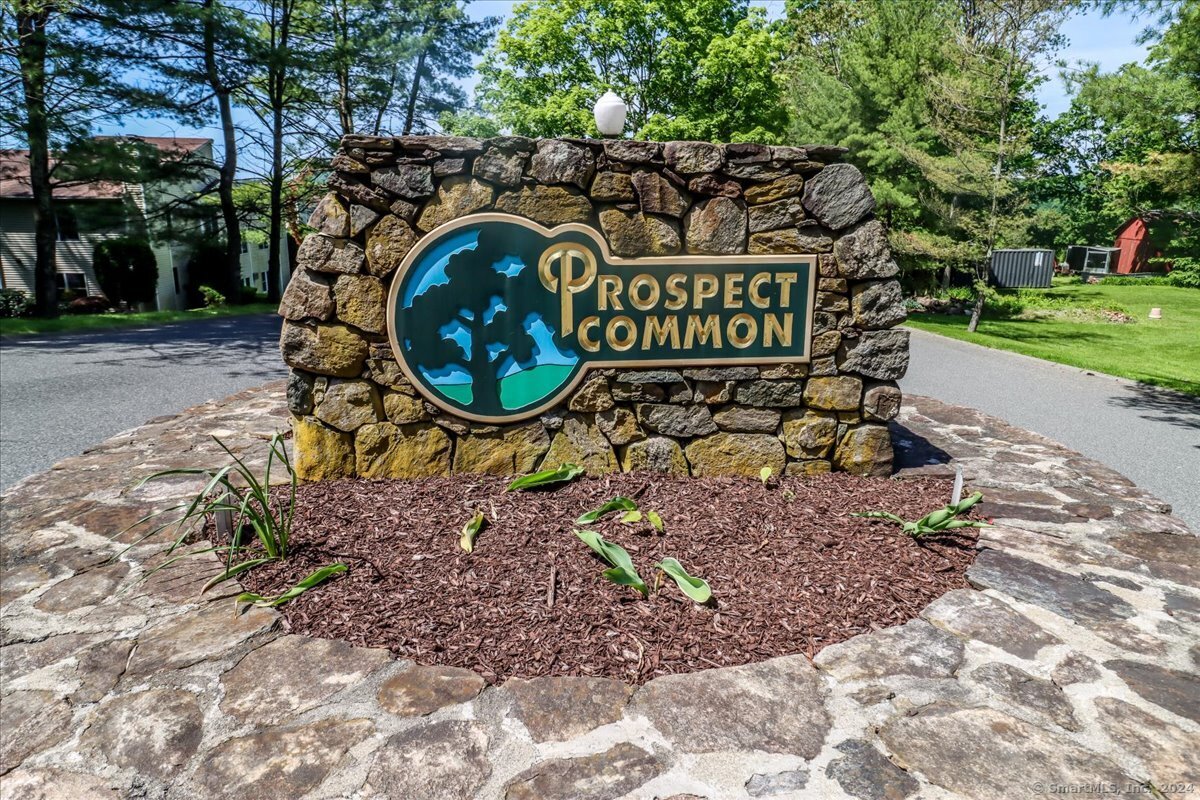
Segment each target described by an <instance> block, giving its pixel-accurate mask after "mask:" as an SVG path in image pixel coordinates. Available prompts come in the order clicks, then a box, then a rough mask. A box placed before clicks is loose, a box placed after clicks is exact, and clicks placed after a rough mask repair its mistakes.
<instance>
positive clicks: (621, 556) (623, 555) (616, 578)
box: [575, 530, 650, 597]
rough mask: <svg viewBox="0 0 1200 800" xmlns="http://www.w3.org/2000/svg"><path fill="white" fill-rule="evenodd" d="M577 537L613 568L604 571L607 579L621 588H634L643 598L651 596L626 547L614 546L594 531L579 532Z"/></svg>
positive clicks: (576, 532)
mask: <svg viewBox="0 0 1200 800" xmlns="http://www.w3.org/2000/svg"><path fill="white" fill-rule="evenodd" d="M575 535H576V536H578V537H579V538H580V540H581V541H582V542H583V543H584V544H586V545H587V546H588V547H590V548H592V550H593V551H595V553H596V555H598V556H600V558H602V559H604V561H605V563H607V564H608V565H609V566H610V567H611V569H606V570H605V571H604V577H605V578H608V579H609V580H610V581H612V582H613V583H616V584H619V585H621V586H632V587H633V588H634V589H637V590H638V591H639V592H641V593H642V597H649V596H650V590H649V589H647V588H646V582H645V581H643V580H642V578H641V576H640V575H638V573H637V569H635V568H634V566H633V559H632V558H630V557H629V553H627V552H626V551H625V548H624V547H621V545H619V544H613V543H612V542H610V541H608V540H606V539H605V538H604V537H603V536H601V535H600V534H598V533H595V532H594V531H582V530H577V531H575Z"/></svg>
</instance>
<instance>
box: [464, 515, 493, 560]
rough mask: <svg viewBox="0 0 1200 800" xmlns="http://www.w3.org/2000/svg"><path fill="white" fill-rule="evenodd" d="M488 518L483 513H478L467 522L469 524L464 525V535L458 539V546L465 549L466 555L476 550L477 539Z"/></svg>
mask: <svg viewBox="0 0 1200 800" xmlns="http://www.w3.org/2000/svg"><path fill="white" fill-rule="evenodd" d="M486 521H487V520H486V518H485V517H484V516H483V512H482V511H476V512H475V515H474V516H472V517H471V518H470V519H469V520H467V524H466V525H463V529H462V534H460V535H459V537H458V546H459V547H461V548H462V549H463V552H464V553H470V552H472V551H473V550H474V549H475V537H476V536H478V535H479V532H480V531H481V530H483V526H484V523H485V522H486Z"/></svg>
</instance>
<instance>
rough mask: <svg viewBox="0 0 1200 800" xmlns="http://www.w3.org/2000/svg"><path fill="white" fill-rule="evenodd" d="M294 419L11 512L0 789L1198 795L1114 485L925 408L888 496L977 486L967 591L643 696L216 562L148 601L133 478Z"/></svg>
mask: <svg viewBox="0 0 1200 800" xmlns="http://www.w3.org/2000/svg"><path fill="white" fill-rule="evenodd" d="M287 426H288V415H287V407H286V403H285V399H284V391H283V386H282V384H280V383H276V384H268V385H266V386H264V387H262V388H260V389H256V390H251V391H247V392H243V393H241V394H238V395H235V396H233V397H231V398H228V399H227V400H224V401H221V402H217V403H208V404H205V405H202V406H199V407H196V408H194V409H190V410H188V411H186V412H184V413H182V414H180V415H178V416H175V417H170V418H163V419H158V420H153V421H151V422H150V423H148V424H147V425H145V426H143V427H141V428H138V429H136V430H133V431H129V432H126V433H124V434H121V435H119V436H117V437H115V438H113V439H111V440H109V441H107V442H105V443H103V444H102V445H100V446H98V447H96V448H94V449H93V450H91V451H89V452H87V453H84V454H83V455H80V456H77V457H73V458H70V459H67V460H65V461H63V462H61V463H59V464H57V465H56V466H55V467H54V468H53V469H52V470H50V471H48V472H46V473H43V474H41V475H36V476H34V477H32V478H29V479H27V480H25V481H23V482H21V483H20V484H18V485H16V486H14V487H13V488H12V489H11V490H10V491H9V492H8V493H7V494H6V495H5V496H4V497H3V503H2V506H3V509H2V510H3V533H2V537H0V545H2V565H0V566H2V570H3V571H2V573H0V623H2V628H0V637H2V638H0V645H2V647H0V664H2V675H0V677H2V689H0V717H2V719H0V731H2V733H0V797H3V798H4V799H5V800H8V798H14V800H16V799H17V798H22V799H24V798H70V799H71V800H83V799H84V798H103V797H135V798H207V797H214V798H218V797H219V798H225V797H230V798H247V800H251V799H253V800H261V799H262V798H373V797H390V798H396V799H397V800H419V799H420V798H436V799H437V800H444V799H445V798H506V800H518V799H523V798H571V799H572V800H593V799H594V800H600V798H621V797H628V798H646V799H647V800H649V799H651V798H658V799H660V800H665V798H709V799H710V800H717V798H745V797H772V798H787V797H803V798H809V797H811V798H845V797H853V798H859V799H860V800H876V799H895V798H924V799H925V800H945V799H947V798H960V797H967V798H1008V797H1012V798H1023V797H1034V796H1038V795H1041V794H1054V793H1066V792H1071V793H1075V794H1080V793H1085V794H1091V795H1098V794H1112V793H1114V791H1113V789H1114V787H1115V788H1120V789H1122V790H1123V791H1124V792H1125V793H1135V792H1136V793H1140V794H1141V795H1142V796H1151V797H1154V796H1164V797H1186V796H1191V795H1192V793H1193V792H1194V790H1195V786H1196V785H1197V784H1200V755H1198V754H1200V539H1197V537H1196V536H1195V535H1194V534H1193V533H1192V532H1190V531H1189V530H1188V529H1187V528H1186V526H1184V525H1183V523H1181V522H1180V521H1179V520H1178V519H1176V518H1175V517H1172V516H1170V514H1169V513H1168V512H1169V509H1168V508H1166V507H1165V506H1164V504H1162V503H1161V502H1160V501H1158V500H1156V499H1155V498H1154V497H1152V496H1150V495H1148V494H1147V493H1146V492H1144V491H1142V490H1140V489H1138V488H1137V487H1136V486H1134V485H1133V484H1132V483H1130V482H1129V481H1128V480H1126V479H1125V478H1123V477H1122V476H1120V475H1119V474H1117V473H1115V472H1114V471H1112V470H1110V469H1108V468H1107V467H1105V466H1103V465H1102V464H1099V463H1096V462H1094V461H1089V460H1087V459H1084V458H1082V457H1080V456H1079V455H1078V454H1076V453H1073V452H1070V451H1068V450H1066V449H1064V448H1063V447H1061V446H1060V445H1057V444H1055V443H1053V442H1051V441H1048V440H1046V439H1043V438H1041V437H1039V436H1036V435H1034V434H1031V433H1028V432H1026V431H1023V430H1019V429H1015V428H1013V427H1011V426H1008V425H1006V424H1005V423H1003V422H1001V421H999V420H996V419H994V418H989V417H986V416H984V415H982V414H980V413H979V412H976V411H973V410H971V409H966V408H960V407H953V406H947V405H944V404H942V403H939V402H937V401H934V400H929V399H925V398H920V397H913V398H908V399H907V405H906V406H905V407H904V409H903V411H902V413H901V415H900V417H899V419H898V421H897V422H896V423H895V429H894V435H895V438H896V442H897V446H898V459H897V463H898V465H899V466H900V470H899V473H898V476H899V479H901V480H902V479H903V478H904V477H905V476H907V475H917V474H928V473H938V474H943V473H950V472H952V471H953V464H958V465H960V466H962V468H963V470H964V472H965V474H966V476H967V480H968V486H969V487H973V488H979V489H982V490H983V491H985V492H986V494H987V501H986V504H987V506H988V508H987V513H988V514H989V515H991V516H993V517H995V518H996V522H997V523H998V524H997V526H996V527H994V528H991V529H988V530H986V531H983V538H982V540H981V546H982V547H983V548H984V549H983V550H982V551H981V552H980V554H979V557H978V559H977V561H976V563H975V564H974V565H973V566H972V568H971V570H970V572H969V573H968V577H969V579H970V582H971V584H972V585H973V586H974V587H975V588H974V589H963V590H958V591H954V592H951V593H949V594H947V595H945V596H943V597H942V598H940V599H938V600H937V601H935V602H933V603H932V604H930V605H929V607H928V608H926V609H925V611H924V612H923V614H922V615H921V618H920V619H915V620H912V621H910V622H908V623H907V624H905V625H902V626H899V627H895V628H890V629H886V630H881V631H878V632H876V633H872V634H868V635H864V636H859V637H857V638H854V639H851V640H849V641H846V642H843V643H840V644H837V645H833V646H830V647H827V648H825V649H824V650H823V651H821V652H820V653H819V654H818V655H817V656H816V658H815V660H813V661H811V662H810V661H809V659H808V658H806V657H805V656H803V655H796V656H788V657H784V658H777V659H773V660H771V661H767V662H763V663H759V664H752V665H748V666H743V667H736V668H730V669H719V670H709V671H705V672H699V673H693V674H688V675H677V676H669V677H663V678H659V679H657V680H654V681H651V682H650V683H647V684H646V685H644V686H642V687H639V688H636V689H635V688H633V687H629V686H625V685H623V684H621V683H618V682H615V681H609V680H602V679H594V678H539V679H536V680H529V681H524V680H511V681H509V682H507V683H506V684H504V685H502V686H499V687H486V686H485V685H484V682H483V681H482V680H481V679H480V678H479V677H478V676H476V675H475V674H474V673H471V672H467V671H463V670H458V669H449V668H444V667H427V666H418V665H415V664H412V663H410V662H402V661H396V660H394V659H393V658H391V656H390V655H389V654H388V653H386V652H384V651H381V650H368V649H361V648H355V647H351V646H350V645H348V644H346V643H343V642H336V641H323V640H316V639H309V638H306V637H301V636H297V635H291V634H287V633H285V632H284V631H283V630H281V623H280V619H279V617H278V615H276V614H275V613H274V612H271V611H262V610H253V611H250V612H248V613H246V614H244V615H242V616H234V614H233V612H232V601H231V600H230V599H229V598H228V597H226V598H224V599H222V600H220V601H218V602H199V601H198V600H197V591H198V589H199V587H200V586H201V585H202V583H203V581H204V580H205V579H206V577H207V576H208V575H209V574H212V573H213V572H215V571H216V569H217V566H216V563H215V561H211V560H210V561H208V562H205V563H201V562H198V561H197V560H189V561H188V562H187V563H186V564H179V565H175V566H172V567H169V568H167V569H164V570H161V571H159V572H158V573H156V574H155V575H153V576H152V577H151V578H150V579H149V580H147V581H145V582H142V583H137V582H136V581H137V580H138V579H139V578H140V577H141V576H143V575H144V574H145V572H146V571H147V570H148V569H151V568H152V567H153V566H154V565H156V564H158V563H161V561H162V559H163V552H162V551H163V545H162V544H161V543H156V544H138V545H135V546H134V547H132V549H129V550H127V551H125V552H122V549H123V548H124V547H125V545H124V544H122V543H120V542H113V541H110V539H109V535H110V534H112V533H114V532H117V531H121V530H123V529H124V528H125V527H126V526H128V525H129V524H130V523H132V522H134V521H135V520H137V519H138V518H139V517H140V516H142V515H144V514H145V513H147V512H148V511H150V510H153V509H156V508H161V507H164V506H166V505H170V504H171V503H173V502H175V501H177V499H178V498H180V497H182V496H183V495H185V494H186V493H187V492H188V490H189V489H190V488H192V486H191V484H190V483H189V482H188V481H186V480H178V481H174V482H165V483H158V484H151V485H150V486H148V487H145V488H143V489H140V490H136V491H134V490H133V489H132V488H131V486H132V482H133V481H134V480H136V479H137V478H138V477H140V476H142V475H144V474H147V473H148V472H150V471H153V470H159V469H164V468H168V467H175V466H185V465H189V466H190V465H197V464H211V463H219V462H220V460H221V459H220V457H219V455H218V452H217V450H216V447H215V445H214V444H213V443H212V441H211V439H209V438H208V437H209V436H210V435H214V434H215V435H217V436H220V437H221V438H222V439H223V440H224V441H225V442H226V443H227V444H229V445H230V446H231V447H232V448H233V449H234V450H235V452H239V453H244V454H247V455H248V456H249V457H251V458H252V459H255V460H257V459H261V457H262V453H263V452H264V450H265V447H264V439H265V438H267V437H269V436H270V434H272V433H273V432H275V431H277V430H283V429H286V428H287ZM120 538H127V537H120ZM114 556H117V558H116V560H113V557H114ZM1148 786H1150V787H1154V788H1153V789H1145V788H1142V787H1148ZM1153 792H1158V793H1159V794H1157V795H1155V794H1153Z"/></svg>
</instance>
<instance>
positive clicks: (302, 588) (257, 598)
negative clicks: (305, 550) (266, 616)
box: [237, 563, 349, 608]
mask: <svg viewBox="0 0 1200 800" xmlns="http://www.w3.org/2000/svg"><path fill="white" fill-rule="evenodd" d="M347 569H349V567H347V566H346V565H345V564H341V563H338V564H329V565H327V566H324V567H321V568H320V569H317V570H314V571H313V572H311V573H310V574H309V575H308V577H307V578H304V579H303V580H302V581H300V582H299V583H297V584H296V585H295V586H293V587H292V588H290V589H288V590H287V591H286V592H284V593H282V594H280V595H277V596H275V597H264V596H263V595H261V594H256V593H254V592H242V593H241V594H239V595H238V596H237V602H239V603H249V604H251V605H253V606H257V607H259V608H278V607H279V606H281V605H283V604H284V603H286V602H288V601H289V600H294V599H296V598H297V597H299V596H300V595H302V594H304V593H305V592H307V591H308V590H309V589H311V588H313V587H314V586H318V585H320V584H322V583H324V582H325V581H327V580H329V579H330V578H332V577H333V576H335V575H341V574H342V573H343V572H345V571H346V570H347Z"/></svg>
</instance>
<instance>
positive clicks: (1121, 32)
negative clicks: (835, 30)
mask: <svg viewBox="0 0 1200 800" xmlns="http://www.w3.org/2000/svg"><path fill="white" fill-rule="evenodd" d="M515 1H516V0H475V2H472V3H471V4H470V5H469V6H468V9H467V10H468V13H469V14H470V15H471V16H472V17H475V18H480V17H485V16H500V17H507V16H508V15H509V14H510V13H511V12H512V7H513V4H514V2H515ZM752 1H753V4H754V5H760V6H763V7H765V8H766V9H767V12H768V14H769V15H771V16H772V17H775V16H780V15H782V14H783V8H784V3H783V0H752ZM1146 22H1147V20H1145V19H1140V20H1139V19H1136V18H1134V17H1133V16H1132V15H1131V14H1130V13H1128V12H1127V11H1125V10H1122V11H1120V12H1118V13H1115V14H1113V15H1111V16H1109V17H1105V16H1104V15H1102V14H1101V13H1100V12H1099V11H1097V10H1095V9H1088V10H1084V11H1081V12H1077V13H1076V14H1074V15H1073V16H1072V17H1071V18H1069V19H1068V20H1067V21H1066V23H1065V24H1064V26H1063V29H1062V33H1063V35H1064V36H1065V37H1066V39H1067V44H1066V46H1065V47H1064V48H1063V50H1062V51H1060V52H1059V53H1057V54H1056V56H1055V61H1058V60H1061V61H1065V62H1066V63H1068V64H1074V63H1077V62H1080V61H1088V62H1096V63H1098V64H1099V65H1100V68H1101V70H1103V71H1105V72H1110V71H1112V70H1115V69H1117V68H1118V67H1120V66H1121V65H1122V64H1127V63H1130V62H1137V61H1141V60H1142V58H1143V57H1144V56H1145V54H1146V47H1145V45H1141V44H1138V43H1137V41H1136V40H1137V37H1138V34H1139V33H1140V32H1141V31H1142V30H1143V28H1145V25H1146ZM1044 69H1045V73H1046V75H1047V76H1048V77H1049V78H1050V80H1048V81H1046V82H1045V83H1044V84H1042V86H1041V87H1039V90H1038V101H1039V102H1040V103H1041V104H1042V106H1043V107H1044V109H1045V113H1046V114H1047V115H1048V116H1054V115H1056V114H1059V113H1061V112H1063V111H1065V110H1066V109H1067V107H1068V106H1069V105H1070V98H1069V97H1068V96H1067V93H1066V87H1065V85H1064V83H1063V81H1062V79H1061V78H1060V77H1059V69H1058V67H1057V66H1055V64H1053V63H1048V64H1046V65H1045V67H1044ZM476 82H477V81H476V78H475V77H474V76H471V77H469V78H467V79H466V80H464V81H463V82H462V83H463V86H464V88H466V89H467V90H468V93H470V91H471V90H472V89H473V88H474V86H475V84H476ZM238 117H239V119H238V121H239V122H240V123H246V124H253V117H252V115H250V113H249V112H247V111H239V112H238ZM101 132H102V133H108V134H112V133H122V132H124V133H139V134H142V135H146V136H205V137H209V138H212V139H214V140H215V141H216V142H217V149H218V150H219V149H220V130H219V129H218V128H216V127H201V128H193V127H188V126H184V125H179V124H178V123H175V122H173V121H169V120H153V119H147V120H132V119H131V120H126V122H125V124H124V125H121V126H106V127H105V128H104V129H103V130H102V131H101ZM247 155H249V154H247Z"/></svg>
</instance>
